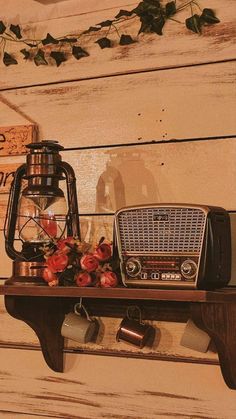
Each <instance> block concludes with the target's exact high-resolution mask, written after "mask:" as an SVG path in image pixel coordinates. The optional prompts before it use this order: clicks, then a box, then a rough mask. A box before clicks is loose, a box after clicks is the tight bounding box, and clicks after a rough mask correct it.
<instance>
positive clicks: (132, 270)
mask: <svg viewBox="0 0 236 419" xmlns="http://www.w3.org/2000/svg"><path fill="white" fill-rule="evenodd" d="M125 269H126V272H127V274H128V275H129V276H132V277H135V276H137V275H139V274H140V272H141V269H142V267H141V263H140V261H139V260H138V259H135V258H130V259H128V260H127V262H126V265H125Z"/></svg>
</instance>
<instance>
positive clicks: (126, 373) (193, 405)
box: [0, 349, 236, 419]
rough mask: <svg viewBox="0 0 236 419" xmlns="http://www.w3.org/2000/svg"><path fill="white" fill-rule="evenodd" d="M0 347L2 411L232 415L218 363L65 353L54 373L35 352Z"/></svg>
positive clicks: (215, 418) (218, 418)
mask: <svg viewBox="0 0 236 419" xmlns="http://www.w3.org/2000/svg"><path fill="white" fill-rule="evenodd" d="M0 352H1V357H0V371H1V374H0V377H1V378H2V380H0V391H1V409H2V410H3V411H4V410H7V411H9V410H10V411H12V412H14V411H16V412H24V413H26V412H27V413H29V414H34V415H42V414H45V415H47V416H52V417H54V418H55V417H64V418H68V419H69V418H70V419H72V418H73V419H74V418H83V419H85V418H86V419H90V418H94V419H95V418H96V419H98V418H116V419H121V418H123V419H126V418H127V419H128V418H134V419H144V418H145V419H154V418H160V417H161V418H165V417H173V418H174V417H181V418H184V417H186V418H192V417H196V418H199V419H200V418H201V419H232V418H234V417H235V415H236V403H235V392H233V391H232V390H229V389H227V388H226V387H225V384H224V382H223V379H222V377H221V375H220V370H219V367H218V366H210V365H193V364H185V363H176V362H175V363H173V362H160V361H148V360H137V359H125V358H113V357H105V358H104V357H98V356H88V355H73V354H67V355H66V372H65V373H64V374H60V373H53V372H52V371H50V370H48V368H47V367H46V366H45V364H44V362H43V359H42V355H41V353H40V352H38V351H24V350H21V351H15V350H10V349H0ZM32 366H33V368H32ZM3 379H4V380H3ZM19 383H20V388H19ZM9 388H10V389H11V391H10V392H9V391H8V389H9Z"/></svg>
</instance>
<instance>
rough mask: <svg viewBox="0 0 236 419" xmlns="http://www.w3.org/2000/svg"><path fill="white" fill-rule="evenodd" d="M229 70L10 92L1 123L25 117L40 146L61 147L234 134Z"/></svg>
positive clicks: (228, 66)
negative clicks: (55, 144)
mask: <svg viewBox="0 0 236 419" xmlns="http://www.w3.org/2000/svg"><path fill="white" fill-rule="evenodd" d="M235 69H236V66H235V63H234V62H229V63H221V64H214V65H205V66H200V67H193V68H180V69H175V70H174V71H171V70H163V71H160V72H159V71H153V72H147V73H138V74H132V75H124V76H121V77H109V78H101V79H95V80H85V81H80V82H74V83H65V84H62V85H60V84H58V85H55V86H44V87H32V88H26V89H21V90H19V91H15V90H12V91H8V92H4V93H2V95H1V97H2V100H4V103H3V106H2V105H1V102H0V123H3V122H4V124H13V123H20V122H19V119H20V120H21V123H25V121H26V118H27V119H28V120H30V121H31V122H32V123H34V124H38V126H39V138H40V139H41V140H43V139H57V140H58V141H59V142H60V143H61V144H62V145H64V146H66V147H81V146H84V147H86V146H89V145H92V146H96V145H109V144H124V143H125V144H129V143H137V142H138V143H142V142H146V141H150V142H151V141H155V140H163V141H166V140H170V139H183V138H201V137H204V138H205V137H214V136H218V137H219V136H221V135H224V136H226V135H235V133H236V126H235V115H234V109H235V94H234V91H235ZM12 109H14V113H12V111H11V110H12ZM59 115H60V118H62V119H63V123H59V119H58V118H59ZM14 120H15V121H17V122H13V121H14Z"/></svg>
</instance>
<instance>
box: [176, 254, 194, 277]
mask: <svg viewBox="0 0 236 419" xmlns="http://www.w3.org/2000/svg"><path fill="white" fill-rule="evenodd" d="M180 270H181V274H182V275H183V277H184V278H185V279H191V278H194V277H195V275H196V273H197V264H196V263H195V262H194V261H193V260H191V259H187V260H185V261H184V262H183V263H182V265H181V267H180Z"/></svg>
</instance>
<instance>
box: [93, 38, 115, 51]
mask: <svg viewBox="0 0 236 419" xmlns="http://www.w3.org/2000/svg"><path fill="white" fill-rule="evenodd" d="M95 43H96V44H98V45H99V46H100V48H101V49H103V48H111V40H110V39H108V38H106V37H105V38H100V39H98V40H97V41H96V42H95Z"/></svg>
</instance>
